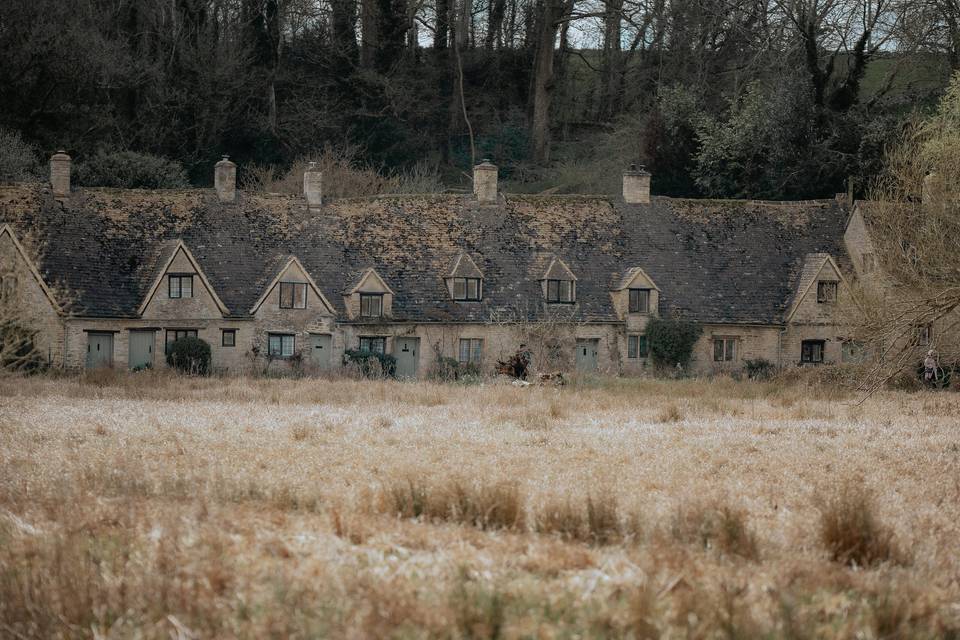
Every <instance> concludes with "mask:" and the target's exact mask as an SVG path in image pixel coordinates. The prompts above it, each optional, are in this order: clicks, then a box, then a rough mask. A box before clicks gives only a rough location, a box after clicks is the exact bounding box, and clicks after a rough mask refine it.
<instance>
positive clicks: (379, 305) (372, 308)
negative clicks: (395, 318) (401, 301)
mask: <svg viewBox="0 0 960 640" xmlns="http://www.w3.org/2000/svg"><path fill="white" fill-rule="evenodd" d="M360 316H361V317H363V318H380V317H382V316H383V294H382V293H361V294H360Z"/></svg>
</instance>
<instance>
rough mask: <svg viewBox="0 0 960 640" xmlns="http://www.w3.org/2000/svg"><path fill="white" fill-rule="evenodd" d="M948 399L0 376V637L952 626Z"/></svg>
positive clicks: (756, 388)
mask: <svg viewBox="0 0 960 640" xmlns="http://www.w3.org/2000/svg"><path fill="white" fill-rule="evenodd" d="M738 385H739V386H738ZM637 398H643V402H642V403H639V402H638V401H637ZM438 400H442V402H438ZM671 406H675V407H677V408H681V409H682V412H683V417H682V419H680V420H677V421H670V422H665V421H663V420H660V419H659V417H660V415H661V413H662V412H664V411H667V410H669V409H668V408H669V407H671ZM951 408H952V409H953V410H954V411H955V412H958V413H960V399H956V398H955V397H954V396H951V395H943V396H938V397H937V400H936V402H935V403H933V402H932V401H931V399H930V397H929V396H924V397H919V396H916V395H906V394H896V393H887V392H884V393H881V394H878V395H876V396H874V397H873V398H871V399H869V400H868V401H867V402H865V403H864V404H862V405H860V406H858V407H856V411H855V412H854V411H851V410H850V408H849V407H846V406H844V405H843V404H841V403H839V402H837V401H836V400H830V399H827V400H821V401H817V400H816V399H811V398H810V391H809V389H807V390H806V391H804V390H800V389H793V388H787V387H780V386H778V385H777V384H776V383H770V384H767V383H764V384H755V383H736V382H733V381H727V380H722V381H711V382H703V383H698V382H696V381H689V380H683V381H676V382H662V381H646V380H638V381H632V380H609V381H606V380H594V381H591V382H590V384H589V385H587V384H586V383H585V384H584V385H582V386H579V385H571V387H568V388H565V389H562V390H560V391H557V390H554V389H537V388H527V389H518V388H515V387H512V386H500V385H494V384H485V385H478V386H474V387H471V388H469V389H464V388H462V387H459V386H445V385H438V384H429V383H416V384H400V383H396V382H390V381H375V382H359V381H350V380H324V381H322V382H317V381H311V380H279V381H278V380H262V379H244V378H213V379H196V380H194V379H191V384H189V385H184V384H183V380H182V379H179V378H175V377H170V376H166V375H164V374H162V373H160V372H151V373H146V374H136V375H122V374H119V373H114V374H109V375H108V374H102V375H98V376H97V377H96V378H93V379H91V378H86V377H84V378H77V377H63V378H61V379H57V380H48V379H43V378H29V379H16V380H0V637H11V638H20V637H28V638H47V637H68V638H69V637H104V638H120V637H142V638H169V637H171V636H173V637H189V636H191V635H192V636H196V637H225V636H229V637H294V636H295V637H354V638H367V637H377V638H379V637H417V638H450V637H501V638H522V637H538V636H542V637H574V636H576V637H597V638H599V637H635V638H646V637H650V638H653V637H663V638H666V637H685V638H716V637H769V638H797V637H810V638H814V637H816V638H821V637H822V638H837V639H839V638H849V639H851V640H852V639H853V638H875V637H887V636H892V637H904V638H909V637H926V638H933V637H950V634H951V633H952V634H957V633H960V620H958V619H957V617H956V612H955V609H953V608H952V607H953V605H954V603H955V602H957V601H958V598H960V592H958V589H960V587H957V586H956V583H955V582H953V581H952V580H953V577H954V576H956V575H958V573H960V558H958V557H957V554H956V553H955V549H956V540H957V539H958V536H960V503H958V502H957V501H956V499H955V497H956V493H955V491H956V488H955V486H954V484H955V483H954V484H951V482H950V481H949V479H950V478H951V477H952V476H951V473H952V471H953V470H955V468H956V465H957V464H960V457H958V452H960V446H957V444H958V443H957V438H956V433H955V430H954V428H953V426H952V424H951V423H950V422H949V420H947V419H946V417H947V416H949V415H951ZM538 415H539V416H542V417H543V423H542V425H543V426H537V428H533V429H531V428H530V425H532V424H534V423H535V422H536V417H537V416H538ZM838 470H842V471H838ZM848 473H856V474H857V475H858V476H859V477H860V478H861V479H860V480H858V483H857V484H856V485H853V489H851V490H850V491H849V492H848V491H847V490H846V488H845V487H846V485H844V483H843V479H844V478H845V477H847V476H846V474H848ZM931 478H938V479H939V480H938V481H935V482H934V481H931ZM811 487H836V489H829V488H823V489H820V490H818V491H815V490H813V489H811ZM858 487H862V488H863V490H864V492H866V493H858V491H859V489H858ZM818 496H821V497H820V498H818ZM865 496H866V498H865ZM864 505H866V506H864ZM880 507H882V510H881V508H880ZM881 514H882V517H881ZM640 515H642V518H641V517H640ZM641 525H642V526H641ZM892 531H896V532H897V533H896V536H894V535H893V534H891V533H890V532H892ZM827 532H829V534H828V533H827ZM865 532H866V533H865ZM878 541H879V542H878ZM887 543H889V544H887ZM885 544H887V546H886V547H884V545H885ZM899 549H909V550H910V554H909V560H910V562H903V561H900V560H896V561H894V559H897V558H899V557H900V554H899V553H897V552H895V551H893V550H899Z"/></svg>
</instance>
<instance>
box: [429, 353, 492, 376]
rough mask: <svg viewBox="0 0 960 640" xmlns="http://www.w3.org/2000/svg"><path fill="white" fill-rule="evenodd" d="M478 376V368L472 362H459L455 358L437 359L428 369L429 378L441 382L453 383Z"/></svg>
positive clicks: (441, 357)
mask: <svg viewBox="0 0 960 640" xmlns="http://www.w3.org/2000/svg"><path fill="white" fill-rule="evenodd" d="M479 376H480V367H479V366H478V365H476V364H474V363H472V362H460V361H459V360H457V359H456V358H446V357H443V356H440V357H438V358H437V359H436V360H435V361H434V364H433V367H432V368H431V369H430V374H429V377H430V378H432V379H433V380H439V381H441V382H454V381H457V380H463V379H464V378H477V377H479Z"/></svg>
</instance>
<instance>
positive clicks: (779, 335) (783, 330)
mask: <svg viewBox="0 0 960 640" xmlns="http://www.w3.org/2000/svg"><path fill="white" fill-rule="evenodd" d="M786 332H787V328H786V327H780V331H778V332H777V371H782V370H783V334H784V333H786Z"/></svg>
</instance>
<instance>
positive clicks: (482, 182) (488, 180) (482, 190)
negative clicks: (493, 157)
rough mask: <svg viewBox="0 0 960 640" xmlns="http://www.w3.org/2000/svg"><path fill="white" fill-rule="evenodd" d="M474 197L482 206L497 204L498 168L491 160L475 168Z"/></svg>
mask: <svg viewBox="0 0 960 640" xmlns="http://www.w3.org/2000/svg"><path fill="white" fill-rule="evenodd" d="M473 195H475V196H477V202H479V203H480V204H496V203H497V166H496V165H495V164H493V163H491V162H490V161H489V160H484V161H483V162H481V163H480V164H478V165H477V166H475V167H474V168H473Z"/></svg>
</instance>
